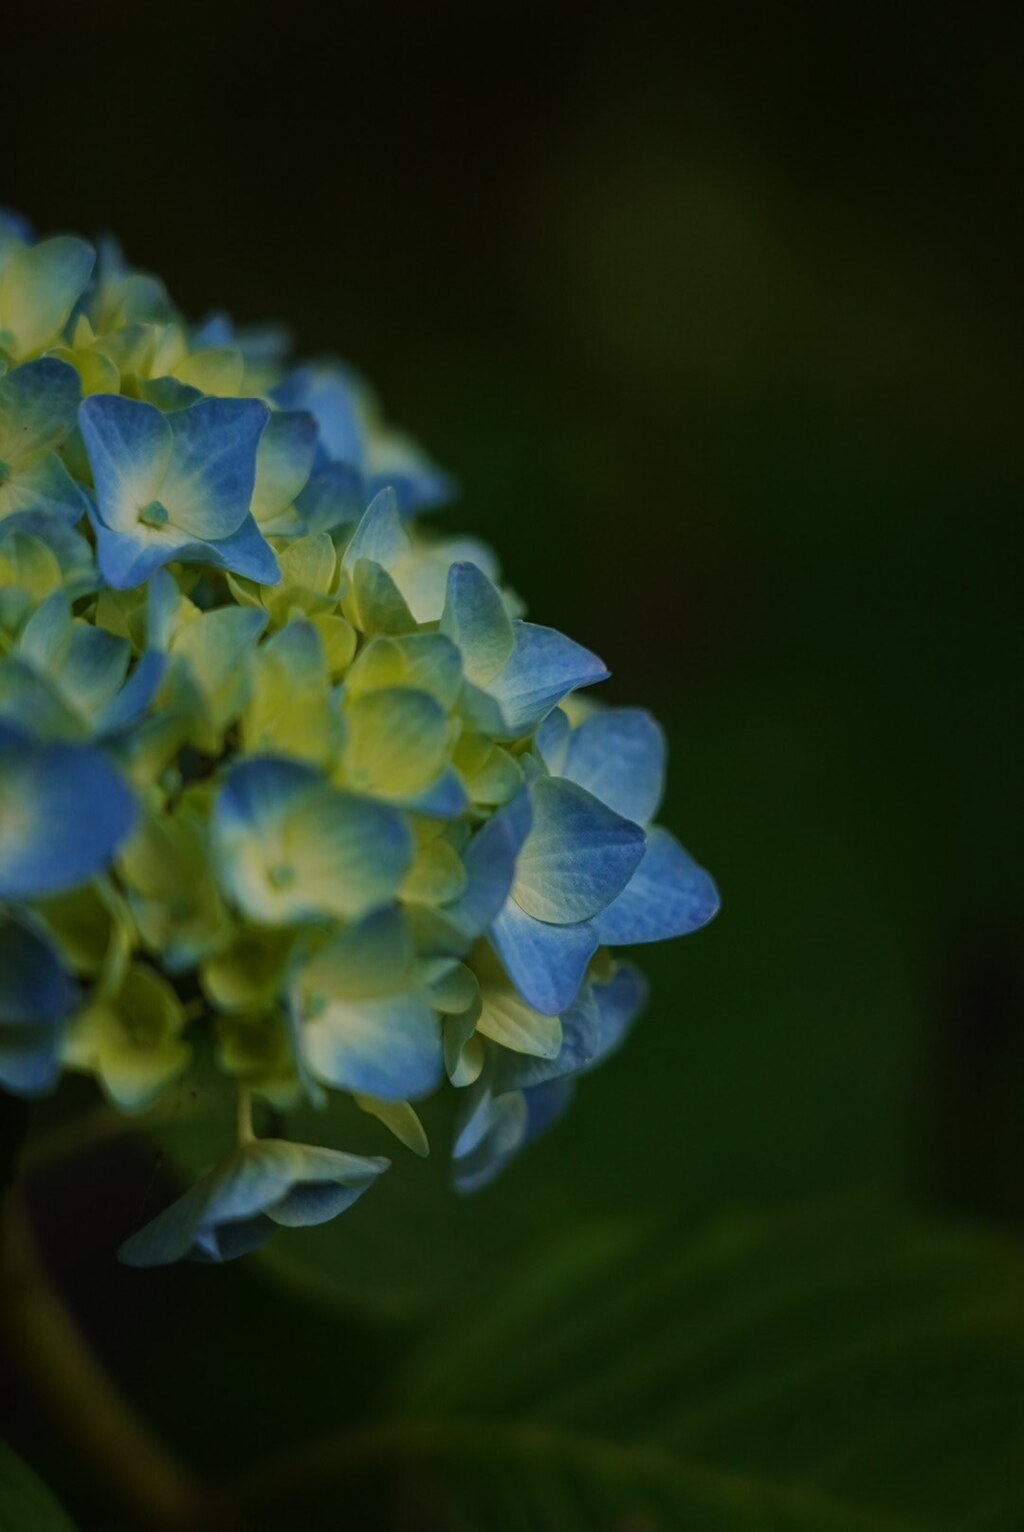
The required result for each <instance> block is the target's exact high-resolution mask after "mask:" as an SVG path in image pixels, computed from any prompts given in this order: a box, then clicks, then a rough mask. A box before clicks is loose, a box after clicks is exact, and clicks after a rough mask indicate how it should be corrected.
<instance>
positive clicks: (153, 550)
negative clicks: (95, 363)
mask: <svg viewBox="0 0 1024 1532" xmlns="http://www.w3.org/2000/svg"><path fill="white" fill-rule="evenodd" d="M267 418H268V411H267V408H266V406H265V405H263V404H261V403H260V402H259V401H258V400H256V399H203V400H201V401H200V402H199V403H198V404H193V405H190V406H188V407H187V408H186V409H181V410H176V411H175V412H173V413H172V414H169V415H163V414H161V412H160V411H159V410H158V409H156V408H155V407H154V406H153V405H151V404H145V403H142V402H141V401H139V400H135V399H124V398H121V397H120V396H117V395H113V394H95V395H93V396H92V397H91V398H89V399H86V400H85V401H84V403H83V404H82V406H81V409H80V411H79V423H80V426H81V430H82V436H83V438H84V440H85V446H86V451H87V453H88V457H89V464H90V467H91V469H92V474H93V481H94V484H95V488H96V505H95V509H94V511H93V512H92V518H93V524H94V526H95V529H96V543H97V557H98V561H99V568H100V573H101V574H102V576H103V578H104V579H105V580H106V581H107V583H108V584H109V585H112V586H113V587H114V588H115V589H118V590H125V589H128V588H129V587H131V586H133V585H138V584H140V583H141V582H142V581H143V580H145V579H146V578H147V577H148V576H149V575H151V574H152V573H153V571H154V570H156V569H158V568H159V567H160V566H161V565H163V564H167V563H169V562H170V561H171V560H172V559H186V560H188V561H190V562H192V563H198V564H212V565H214V566H216V567H217V568H221V569H227V570H230V571H232V572H233V573H234V574H239V575H244V576H245V577H246V578H247V579H251V580H255V581H257V582H258V583H260V584H263V585H274V584H276V583H277V581H278V579H279V578H280V576H279V574H278V569H277V561H276V559H275V558H274V553H273V550H272V549H271V547H270V545H269V544H268V543H267V542H266V541H265V540H264V538H263V537H262V535H261V533H260V531H259V528H258V526H257V525H256V522H255V520H254V518H253V516H252V514H251V512H250V504H251V501H252V494H253V485H254V482H255V475H256V453H257V448H258V446H259V441H260V437H261V435H262V433H263V429H264V427H265V425H266V422H267Z"/></svg>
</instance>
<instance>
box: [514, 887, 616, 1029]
mask: <svg viewBox="0 0 1024 1532" xmlns="http://www.w3.org/2000/svg"><path fill="white" fill-rule="evenodd" d="M489 934H490V939H491V943H492V945H493V947H494V949H495V951H496V952H497V954H498V956H499V957H500V958H501V961H502V962H503V963H504V965H505V969H506V971H507V973H508V976H509V978H510V979H511V980H512V983H513V984H514V985H515V987H516V989H517V990H518V991H519V993H520V994H521V995H522V997H523V999H524V1000H525V1001H526V1003H527V1005H532V1006H533V1008H534V1010H536V1011H540V1012H541V1013H542V1014H543V1015H545V1016H560V1015H561V1014H562V1012H563V1011H567V1010H568V1009H569V1006H570V1005H571V1004H572V1002H573V1000H574V999H575V997H576V993H577V991H578V990H579V987H580V984H581V983H582V982H583V976H584V974H585V973H586V971H587V964H588V963H589V962H590V959H591V958H592V957H593V955H594V953H595V952H596V951H597V948H598V940H597V933H596V931H595V930H594V925H593V922H592V921H589V920H584V921H581V923H580V924H579V925H575V926H550V925H545V923H544V922H543V921H541V920H534V919H533V917H532V916H531V915H527V914H526V913H525V912H524V911H523V910H521V909H520V908H519V906H518V905H517V904H515V903H514V902H513V901H512V900H511V899H510V900H509V902H508V903H507V904H506V906H505V908H504V909H503V910H502V912H501V914H500V915H499V916H498V918H497V919H496V920H495V922H494V924H493V926H492V927H491V930H490V933H489Z"/></svg>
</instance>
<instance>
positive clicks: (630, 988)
mask: <svg viewBox="0 0 1024 1532" xmlns="http://www.w3.org/2000/svg"><path fill="white" fill-rule="evenodd" d="M646 998H647V986H646V983H645V981H644V979H643V977H642V975H641V974H640V973H639V972H638V971H637V970H636V969H635V968H633V967H632V966H631V965H630V964H628V963H621V964H619V965H618V966H617V967H616V969H615V972H614V973H613V974H612V976H611V978H610V980H608V981H607V982H590V983H588V984H587V985H585V986H584V988H583V989H582V990H581V992H580V994H579V995H578V997H577V999H576V1000H575V1002H574V1003H573V1005H572V1006H571V1008H570V1009H569V1010H568V1011H567V1012H565V1014H564V1015H563V1016H562V1046H561V1049H560V1050H559V1052H558V1054H557V1056H556V1057H555V1058H553V1059H544V1058H538V1057H536V1056H535V1055H527V1054H522V1053H513V1052H511V1051H510V1050H508V1049H504V1048H503V1049H497V1048H492V1049H491V1050H490V1053H489V1057H488V1063H487V1066H486V1068H485V1071H484V1073H483V1075H481V1077H480V1079H479V1080H478V1081H477V1082H476V1083H475V1084H474V1085H473V1086H471V1087H470V1088H469V1090H468V1091H467V1093H466V1099H465V1104H464V1106H463V1108H462V1111H461V1113H460V1116H459V1120H458V1123H457V1127H456V1135H455V1141H454V1144H453V1148H452V1158H453V1161H454V1181H455V1185H456V1187H457V1188H458V1190H459V1191H463V1192H472V1191H477V1190H479V1189H480V1188H481V1187H483V1186H486V1185H487V1184H488V1182H490V1181H492V1180H493V1179H494V1178H495V1176H497V1175H499V1174H500V1172H501V1171H502V1170H503V1169H504V1167H505V1166H506V1165H507V1163H508V1161H509V1160H510V1159H511V1158H512V1157H513V1156H514V1155H516V1154H518V1153H519V1152H520V1151H521V1150H522V1149H524V1148H525V1147H526V1145H527V1144H528V1143H530V1142H531V1141H532V1140H533V1139H535V1138H536V1137H537V1136H538V1135H539V1134H540V1133H542V1132H543V1131H544V1130H545V1129H546V1128H548V1127H550V1126H551V1125H552V1123H554V1122H555V1121H556V1120H557V1119H558V1118H559V1117H560V1116H561V1115H562V1113H563V1112H564V1111H565V1110H566V1108H567V1107H568V1106H569V1103H570V1102H571V1100H572V1096H573V1093H574V1090H575V1082H576V1079H577V1078H578V1077H579V1076H580V1075H582V1074H586V1073H587V1072H588V1071H589V1070H591V1069H594V1068H596V1066H597V1065H598V1064H600V1063H602V1062H603V1061H604V1060H605V1059H606V1058H608V1057H609V1056H610V1055H611V1054H612V1053H614V1052H615V1050H616V1049H617V1048H618V1047H619V1046H620V1045H621V1043H622V1042H623V1041H624V1039H625V1037H626V1035H627V1033H628V1031H629V1029H630V1027H631V1026H632V1024H633V1022H634V1021H635V1020H636V1018H637V1016H638V1015H639V1013H640V1011H641V1010H642V1008H643V1005H644V1002H645V1000H646Z"/></svg>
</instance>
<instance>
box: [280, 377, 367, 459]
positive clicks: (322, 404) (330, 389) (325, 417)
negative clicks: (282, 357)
mask: <svg viewBox="0 0 1024 1532" xmlns="http://www.w3.org/2000/svg"><path fill="white" fill-rule="evenodd" d="M271 397H272V398H273V400H274V403H275V404H276V405H278V407H279V408H280V409H283V410H308V411H309V412H310V414H311V415H312V416H313V417H314V419H315V420H316V423H317V427H318V429H319V432H320V440H321V441H322V442H323V445H324V450H325V451H326V453H327V455H328V457H330V458H336V459H340V460H341V461H342V462H345V463H354V464H357V465H361V464H362V461H363V427H362V421H361V418H360V412H359V400H358V385H357V383H356V381H355V379H354V378H353V377H352V375H351V374H350V373H347V372H345V371H344V369H343V368H341V367H339V366H337V365H332V366H329V367H317V368H313V367H298V368H296V369H295V371H294V372H292V373H291V374H290V375H289V376H288V377H287V378H285V379H284V381H283V382H281V383H279V384H278V386H277V387H276V388H275V389H274V392H273V394H272V395H271Z"/></svg>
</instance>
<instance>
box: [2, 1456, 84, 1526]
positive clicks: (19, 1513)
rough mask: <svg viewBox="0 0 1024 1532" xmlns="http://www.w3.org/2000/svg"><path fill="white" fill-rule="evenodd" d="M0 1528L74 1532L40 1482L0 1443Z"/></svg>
mask: <svg viewBox="0 0 1024 1532" xmlns="http://www.w3.org/2000/svg"><path fill="white" fill-rule="evenodd" d="M0 1528H2V1529H3V1532H74V1528H73V1527H72V1524H71V1522H70V1521H69V1520H68V1518H67V1516H65V1514H64V1512H63V1510H62V1509H61V1507H60V1506H59V1505H58V1504H57V1501H56V1500H55V1499H54V1498H53V1496H52V1495H51V1493H50V1491H49V1490H48V1489H47V1487H46V1485H45V1484H44V1483H43V1481H42V1479H40V1478H38V1477H37V1476H36V1474H34V1473H33V1472H32V1469H31V1468H29V1467H28V1465H27V1464H26V1463H23V1462H22V1460H21V1458H19V1457H18V1456H17V1454H16V1453H14V1452H12V1450H11V1448H10V1447H8V1446H7V1444H6V1442H3V1441H0Z"/></svg>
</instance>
